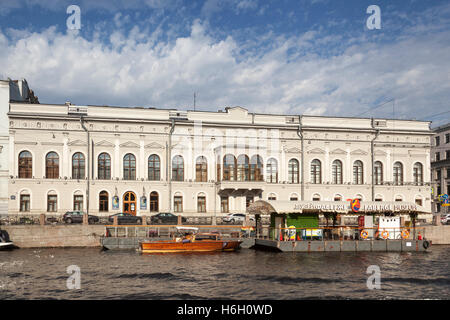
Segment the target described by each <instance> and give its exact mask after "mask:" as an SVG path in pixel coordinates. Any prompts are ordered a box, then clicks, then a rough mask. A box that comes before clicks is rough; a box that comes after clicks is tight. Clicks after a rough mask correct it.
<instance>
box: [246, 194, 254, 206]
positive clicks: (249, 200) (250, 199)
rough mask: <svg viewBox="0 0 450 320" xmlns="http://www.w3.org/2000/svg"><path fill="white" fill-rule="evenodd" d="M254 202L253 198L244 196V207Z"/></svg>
mask: <svg viewBox="0 0 450 320" xmlns="http://www.w3.org/2000/svg"><path fill="white" fill-rule="evenodd" d="M253 201H254V197H253V196H246V197H245V207H246V208H248V207H249V206H250V205H251V204H252V203H253Z"/></svg>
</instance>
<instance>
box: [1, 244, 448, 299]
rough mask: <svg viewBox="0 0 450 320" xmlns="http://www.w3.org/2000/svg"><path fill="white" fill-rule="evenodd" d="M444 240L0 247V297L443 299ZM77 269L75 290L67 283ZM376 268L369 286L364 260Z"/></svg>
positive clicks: (445, 273) (445, 286)
mask: <svg viewBox="0 0 450 320" xmlns="http://www.w3.org/2000/svg"><path fill="white" fill-rule="evenodd" d="M449 261H450V246H434V247H433V248H432V251H431V252H426V253H396V252H390V253H380V252H373V253H370V252H358V253H350V252H344V253H337V252H329V253H310V254H308V253H276V252H262V251H254V250H248V249H242V250H241V251H239V252H229V253H222V252H217V253H194V254H183V253H181V254H147V255H142V254H140V253H138V252H135V251H100V250H99V249H20V250H14V251H0V299H277V300H278V299H424V298H430V299H449V298H450V268H449ZM70 265H77V266H79V267H80V269H81V289H78V290H69V289H67V286H66V283H67V282H66V281H67V278H68V277H69V276H70V275H69V274H68V273H67V271H66V270H67V267H68V266H70ZM370 265H378V266H379V267H380V269H381V289H380V290H369V289H368V288H367V285H366V281H367V278H368V277H369V274H367V273H366V271H367V267H369V266H370Z"/></svg>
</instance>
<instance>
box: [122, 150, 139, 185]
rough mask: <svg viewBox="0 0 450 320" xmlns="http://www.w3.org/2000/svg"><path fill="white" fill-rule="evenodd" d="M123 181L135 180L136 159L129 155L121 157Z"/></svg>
mask: <svg viewBox="0 0 450 320" xmlns="http://www.w3.org/2000/svg"><path fill="white" fill-rule="evenodd" d="M123 179H124V180H136V157H135V156H134V155H133V154H131V153H127V154H126V155H125V157H123Z"/></svg>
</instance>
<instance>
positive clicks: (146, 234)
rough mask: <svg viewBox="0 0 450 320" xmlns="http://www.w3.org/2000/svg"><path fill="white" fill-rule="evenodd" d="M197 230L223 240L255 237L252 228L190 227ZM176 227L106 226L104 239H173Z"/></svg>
mask: <svg viewBox="0 0 450 320" xmlns="http://www.w3.org/2000/svg"><path fill="white" fill-rule="evenodd" d="M183 226H184V227H187V225H183ZM191 226H192V227H196V228H198V229H199V232H202V233H219V234H220V235H221V236H222V237H224V238H244V237H251V236H253V237H254V236H256V234H255V232H254V227H242V226H223V225H222V226H221V225H216V226H201V225H191ZM177 227H180V225H106V226H105V235H104V236H105V237H114V238H122V237H125V238H128V237H138V238H139V237H143V238H153V237H155V238H156V237H160V238H173V237H174V236H175V234H177V232H178V230H177Z"/></svg>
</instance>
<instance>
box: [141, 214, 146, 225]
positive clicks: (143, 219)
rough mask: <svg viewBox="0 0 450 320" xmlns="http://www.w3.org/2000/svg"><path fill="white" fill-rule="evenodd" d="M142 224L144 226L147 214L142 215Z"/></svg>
mask: <svg viewBox="0 0 450 320" xmlns="http://www.w3.org/2000/svg"><path fill="white" fill-rule="evenodd" d="M142 225H143V226H146V225H147V216H143V217H142Z"/></svg>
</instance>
